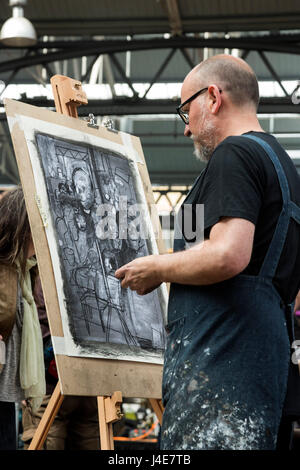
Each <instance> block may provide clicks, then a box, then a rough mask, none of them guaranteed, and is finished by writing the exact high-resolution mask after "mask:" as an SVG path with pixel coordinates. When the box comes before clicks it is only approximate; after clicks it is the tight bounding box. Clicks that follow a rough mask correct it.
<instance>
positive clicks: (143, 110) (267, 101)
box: [0, 97, 300, 120]
mask: <svg viewBox="0 0 300 470" xmlns="http://www.w3.org/2000/svg"><path fill="white" fill-rule="evenodd" d="M22 102H24V103H29V104H32V105H34V106H41V107H45V108H53V109H54V101H53V100H48V99H47V98H44V97H42V98H34V99H26V98H24V97H22ZM176 104H177V101H174V100H171V99H166V100H159V99H153V100H152V99H151V100H147V99H141V98H139V99H135V98H125V97H116V98H115V99H109V100H89V102H88V104H87V105H85V106H80V107H79V108H78V114H79V115H80V116H88V115H89V114H90V113H92V114H94V115H95V116H128V115H141V114H156V115H160V114H173V115H175V114H176V112H175V108H176ZM258 113H259V114H273V113H279V114H281V113H288V114H294V113H297V114H300V104H293V102H292V100H291V98H288V97H283V98H261V100H260V104H259V107H258ZM5 119H6V115H5V113H2V114H0V120H5Z"/></svg>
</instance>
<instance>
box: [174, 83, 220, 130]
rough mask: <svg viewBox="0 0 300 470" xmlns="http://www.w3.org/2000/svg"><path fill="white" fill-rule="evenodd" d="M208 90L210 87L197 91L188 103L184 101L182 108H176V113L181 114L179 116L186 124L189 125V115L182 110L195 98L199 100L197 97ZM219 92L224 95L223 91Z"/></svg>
mask: <svg viewBox="0 0 300 470" xmlns="http://www.w3.org/2000/svg"><path fill="white" fill-rule="evenodd" d="M207 90H208V87H205V88H202V89H201V90H199V91H197V93H195V94H194V95H192V96H191V97H190V98H188V99H187V100H186V101H184V103H182V104H181V105H180V106H178V107H177V108H176V111H177V113H178V114H179V116H180V117H181V119H182V120H183V122H184V124H189V113H188V112H187V111H183V110H182V108H183V107H184V106H185V105H186V104H188V103H190V102H191V101H193V100H194V99H195V98H197V96H199V95H201V93H204V92H205V91H207ZM219 92H220V93H222V90H219Z"/></svg>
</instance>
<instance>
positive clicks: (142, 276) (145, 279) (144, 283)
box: [115, 255, 162, 295]
mask: <svg viewBox="0 0 300 470" xmlns="http://www.w3.org/2000/svg"><path fill="white" fill-rule="evenodd" d="M160 258H161V257H160V255H151V256H144V257H143V258H137V259H135V260H133V261H131V262H130V263H128V264H125V265H124V266H122V267H121V268H119V269H117V271H116V272H115V276H116V278H117V279H120V280H122V282H121V286H122V287H123V288H126V287H130V289H131V290H135V291H136V292H137V294H139V295H145V294H149V293H150V292H152V291H153V290H154V289H156V288H157V287H159V286H160V284H161V283H162V279H161V274H160Z"/></svg>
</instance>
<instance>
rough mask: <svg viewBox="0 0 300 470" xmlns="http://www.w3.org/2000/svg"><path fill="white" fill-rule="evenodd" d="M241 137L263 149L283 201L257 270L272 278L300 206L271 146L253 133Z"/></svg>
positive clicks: (298, 219)
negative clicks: (264, 254) (262, 259)
mask: <svg viewBox="0 0 300 470" xmlns="http://www.w3.org/2000/svg"><path fill="white" fill-rule="evenodd" d="M243 137H245V138H247V139H251V140H254V141H255V142H257V143H258V144H259V145H260V146H261V147H262V148H263V149H264V150H265V152H266V154H267V155H268V157H269V158H270V160H271V161H272V163H273V165H274V167H275V170H276V173H277V176H278V181H279V185H280V189H281V194H282V202H283V204H282V211H281V214H280V216H279V219H278V222H277V225H276V228H275V231H274V234H273V237H272V241H271V243H270V246H269V249H268V251H267V254H266V256H265V259H264V261H263V264H262V266H261V269H260V272H259V276H261V277H265V278H271V279H273V278H274V276H275V273H276V269H277V266H278V263H279V260H280V256H281V253H282V250H283V247H284V243H285V240H286V236H287V232H288V228H289V223H290V218H291V217H292V218H293V219H294V220H295V221H296V222H297V223H300V208H299V207H298V206H297V205H296V204H295V203H294V202H292V201H291V199H290V189H289V185H288V181H287V178H286V175H285V172H284V170H283V168H282V165H281V163H280V160H279V158H278V156H277V155H276V153H275V152H274V150H273V149H272V147H271V146H270V145H269V144H268V143H267V142H265V141H264V140H263V139H261V138H259V137H256V136H254V135H243Z"/></svg>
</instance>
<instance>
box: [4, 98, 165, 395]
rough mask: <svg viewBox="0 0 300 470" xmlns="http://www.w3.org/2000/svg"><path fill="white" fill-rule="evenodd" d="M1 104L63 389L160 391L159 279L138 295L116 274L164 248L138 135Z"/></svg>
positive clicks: (21, 105)
mask: <svg viewBox="0 0 300 470" xmlns="http://www.w3.org/2000/svg"><path fill="white" fill-rule="evenodd" d="M5 107H6V112H7V118H8V123H9V127H10V132H11V135H12V140H13V144H14V149H15V153H16V158H17V163H18V168H19V173H20V178H21V182H22V186H23V190H24V194H25V200H26V206H27V210H28V214H29V220H30V225H31V229H32V234H33V240H34V245H35V248H36V255H37V259H38V265H39V271H40V276H41V281H42V286H43V292H44V296H45V303H46V307H47V313H48V318H49V325H50V330H51V335H52V340H53V347H54V352H55V357H56V362H57V366H58V373H59V379H60V383H61V387H62V390H61V392H62V393H63V394H65V395H68V394H69V395H72V394H75V395H76V394H77V395H110V394H111V393H112V392H113V391H115V390H121V391H122V393H123V394H124V396H130V397H133V396H137V397H143V396H145V397H150V398H151V397H153V398H160V396H161V374H162V363H163V353H164V347H165V328H164V323H165V320H166V305H167V289H166V286H165V285H162V286H160V287H159V288H158V289H156V290H155V291H153V292H152V293H150V294H147V295H146V296H139V295H138V294H137V293H136V292H133V291H131V290H130V289H122V288H121V286H120V281H118V280H117V279H116V278H115V276H114V272H115V270H116V269H117V268H118V267H120V266H122V265H123V264H126V263H127V262H129V261H131V260H132V259H135V258H136V257H140V256H146V255H149V254H155V253H158V252H160V253H161V252H163V251H164V247H163V242H162V239H161V235H160V231H159V229H158V231H157V227H159V224H158V222H157V221H158V215H157V213H155V212H153V211H155V205H154V199H153V195H152V189H151V184H150V180H149V175H148V172H147V167H146V164H145V160H144V156H143V151H142V147H141V144H140V141H139V139H138V138H136V137H134V136H130V135H128V134H125V133H122V132H118V133H114V132H111V131H109V130H107V129H105V128H101V127H100V128H99V129H95V128H92V127H88V126H87V123H86V122H85V121H83V120H80V119H74V118H70V117H68V116H62V115H59V114H57V113H54V112H51V111H48V110H44V109H41V108H36V107H33V106H29V105H26V104H24V103H20V102H16V101H13V100H5ZM153 217H154V219H155V230H154V229H153V221H154V219H153ZM121 218H122V220H123V225H122V224H121V223H120V219H121ZM121 228H122V230H123V232H122V233H121ZM142 228H143V230H142ZM137 377H139V378H141V381H139V384H137Z"/></svg>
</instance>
